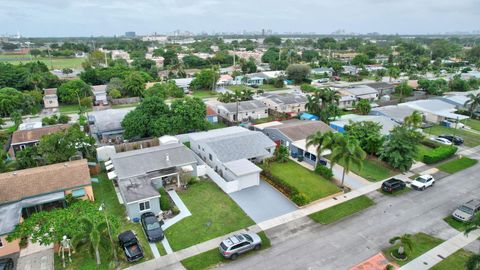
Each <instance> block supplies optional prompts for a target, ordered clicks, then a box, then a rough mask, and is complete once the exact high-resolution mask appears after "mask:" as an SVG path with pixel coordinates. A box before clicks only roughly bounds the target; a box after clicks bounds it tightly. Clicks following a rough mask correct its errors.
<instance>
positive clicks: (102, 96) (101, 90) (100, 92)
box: [92, 84, 108, 105]
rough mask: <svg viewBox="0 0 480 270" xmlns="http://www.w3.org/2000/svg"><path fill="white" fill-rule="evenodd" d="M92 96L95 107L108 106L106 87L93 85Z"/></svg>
mask: <svg viewBox="0 0 480 270" xmlns="http://www.w3.org/2000/svg"><path fill="white" fill-rule="evenodd" d="M92 92H93V96H94V98H95V100H94V103H95V104H96V105H100V104H102V105H108V99H107V85H106V84H104V85H94V86H92Z"/></svg>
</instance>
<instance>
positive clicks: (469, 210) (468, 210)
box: [458, 205, 473, 215]
mask: <svg viewBox="0 0 480 270" xmlns="http://www.w3.org/2000/svg"><path fill="white" fill-rule="evenodd" d="M458 209H459V210H460V211H462V212H465V213H467V214H471V215H473V209H472V208H469V207H467V206H465V205H462V206H460V208H458Z"/></svg>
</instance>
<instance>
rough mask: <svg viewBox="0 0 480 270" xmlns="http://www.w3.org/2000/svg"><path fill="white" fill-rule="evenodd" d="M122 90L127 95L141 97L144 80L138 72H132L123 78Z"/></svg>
mask: <svg viewBox="0 0 480 270" xmlns="http://www.w3.org/2000/svg"><path fill="white" fill-rule="evenodd" d="M124 88H125V91H126V92H127V93H128V95H130V96H132V97H142V96H143V91H144V90H145V79H144V78H143V77H142V75H141V74H140V73H139V72H132V73H130V74H128V75H127V77H126V78H125V81H124Z"/></svg>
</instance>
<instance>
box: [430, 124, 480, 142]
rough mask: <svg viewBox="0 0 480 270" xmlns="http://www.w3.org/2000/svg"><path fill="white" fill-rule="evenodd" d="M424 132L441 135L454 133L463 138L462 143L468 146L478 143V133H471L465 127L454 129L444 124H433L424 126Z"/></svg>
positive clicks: (479, 139) (479, 136)
mask: <svg viewBox="0 0 480 270" xmlns="http://www.w3.org/2000/svg"><path fill="white" fill-rule="evenodd" d="M423 132H425V133H426V134H429V135H437V136H438V135H442V134H454V135H456V136H460V137H462V138H463V139H464V141H465V142H464V144H465V145H466V146H468V147H475V146H477V145H480V135H479V134H476V133H473V132H471V131H468V130H465V129H454V128H448V127H444V126H433V127H431V128H426V129H424V130H423Z"/></svg>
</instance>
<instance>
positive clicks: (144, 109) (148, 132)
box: [122, 96, 170, 139]
mask: <svg viewBox="0 0 480 270" xmlns="http://www.w3.org/2000/svg"><path fill="white" fill-rule="evenodd" d="M169 118H170V111H169V108H168V106H167V105H166V104H165V102H164V101H163V99H162V98H160V97H157V96H153V97H147V98H145V99H144V100H143V101H142V102H141V103H140V105H138V106H137V107H136V108H135V110H133V111H130V112H129V113H128V114H127V115H126V116H125V117H124V119H123V120H122V127H123V128H124V130H125V132H124V137H125V138H126V139H132V138H144V137H150V136H157V135H159V134H161V135H163V134H168V132H167V131H168V130H158V129H157V130H156V129H155V125H154V124H155V122H156V121H162V122H166V123H168V121H169V120H168V119H169ZM159 119H160V120H159Z"/></svg>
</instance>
